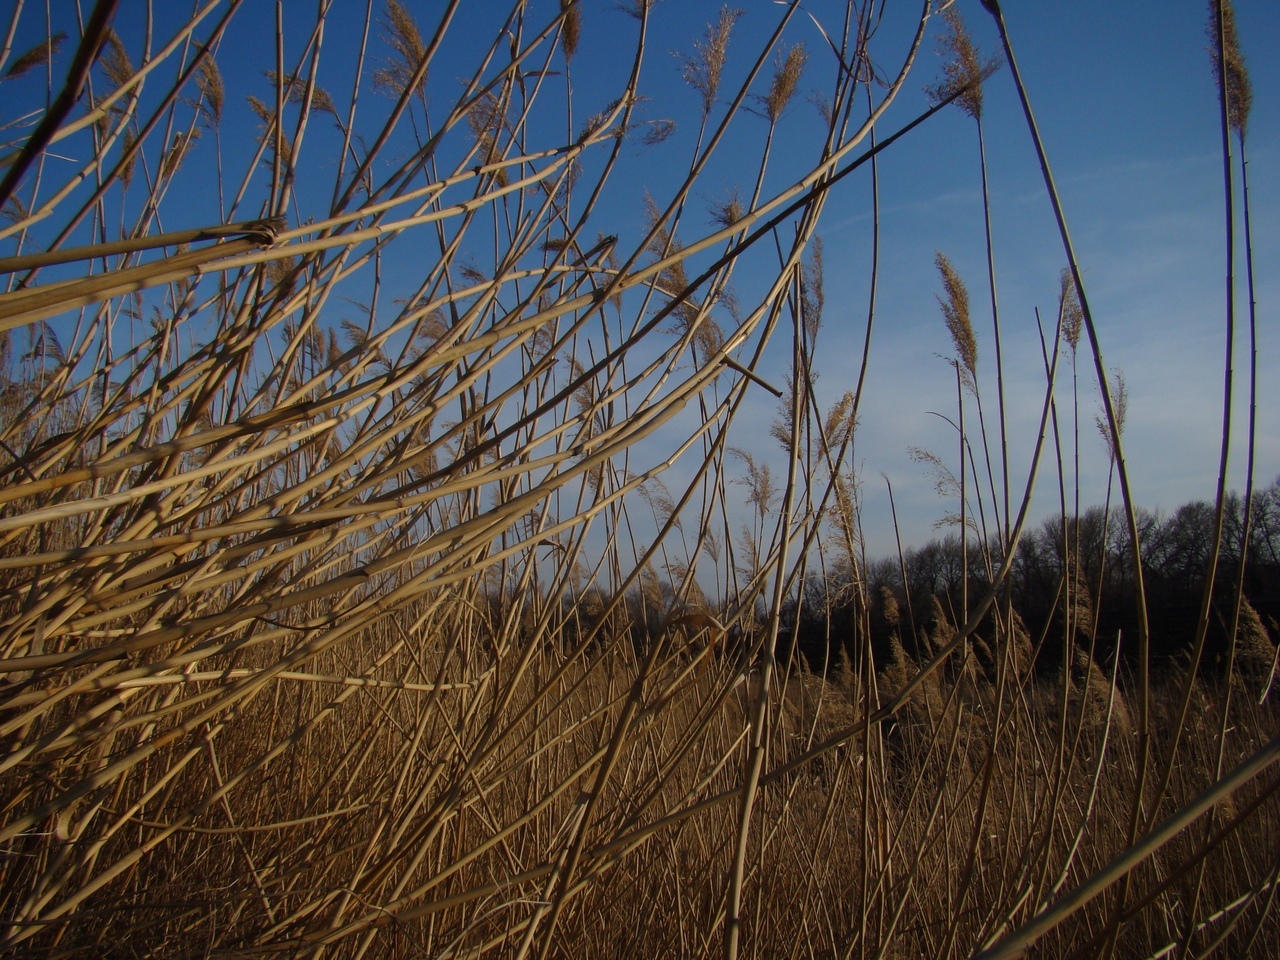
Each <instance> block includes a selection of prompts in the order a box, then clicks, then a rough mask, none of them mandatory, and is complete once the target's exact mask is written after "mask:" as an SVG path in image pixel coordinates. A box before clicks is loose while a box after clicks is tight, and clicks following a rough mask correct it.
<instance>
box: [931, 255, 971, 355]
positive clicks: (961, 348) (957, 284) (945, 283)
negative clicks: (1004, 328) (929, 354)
mask: <svg viewBox="0 0 1280 960" xmlns="http://www.w3.org/2000/svg"><path fill="white" fill-rule="evenodd" d="M934 263H935V264H936V265H937V267H938V273H939V274H941V276H942V287H943V290H945V291H946V297H945V299H944V298H943V297H939V298H938V303H939V304H940V305H941V306H942V316H943V319H945V320H946V322H947V332H948V333H950V334H951V342H952V343H954V344H955V347H956V358H957V359H958V360H959V361H960V365H961V366H962V367H964V369H965V370H967V371H969V376H971V377H977V375H978V341H977V340H976V339H975V338H974V336H973V324H972V323H971V322H970V320H969V291H968V290H967V289H965V285H964V281H963V280H961V279H960V274H958V273H956V269H955V267H953V266H952V265H951V261H950V260H948V259H947V257H946V255H945V254H943V253H942V252H941V251H939V252H938V255H937V257H936V258H935V259H934Z"/></svg>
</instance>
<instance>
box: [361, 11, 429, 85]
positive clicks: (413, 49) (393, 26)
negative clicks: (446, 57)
mask: <svg viewBox="0 0 1280 960" xmlns="http://www.w3.org/2000/svg"><path fill="white" fill-rule="evenodd" d="M386 3H387V6H386V12H387V20H386V39H387V43H389V44H390V45H391V49H392V50H393V51H395V56H394V57H390V58H388V59H387V60H385V61H383V65H382V66H381V67H379V68H378V69H377V70H375V71H374V72H373V85H374V87H375V88H377V89H379V90H382V91H383V92H385V93H389V94H391V95H392V96H395V97H399V96H400V95H402V94H403V93H404V92H405V90H407V89H408V88H409V84H410V83H411V82H412V81H413V75H414V74H415V73H417V71H418V66H419V64H421V63H422V61H423V58H424V57H426V55H427V48H426V47H425V46H424V45H423V43H422V34H421V33H420V32H419V31H418V25H417V23H415V22H414V19H413V17H412V16H411V15H410V13H409V11H408V10H406V9H405V8H404V5H403V4H401V3H399V2H398V0H386ZM426 83H427V77H426V74H423V76H422V80H421V81H420V82H419V84H418V86H417V87H416V88H415V89H414V91H413V92H414V93H416V94H418V96H419V97H421V98H422V99H423V100H424V101H425V100H426V97H427V87H426Z"/></svg>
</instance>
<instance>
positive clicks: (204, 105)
mask: <svg viewBox="0 0 1280 960" xmlns="http://www.w3.org/2000/svg"><path fill="white" fill-rule="evenodd" d="M196 86H197V87H199V89H200V112H201V113H203V114H204V115H205V117H207V118H208V120H209V122H210V123H211V124H212V125H213V126H215V127H216V126H218V125H219V124H220V123H222V105H223V103H224V102H225V101H226V88H225V87H223V85H222V73H221V71H219V70H218V62H217V61H216V60H214V59H213V57H205V58H204V59H203V60H201V61H200V72H199V73H198V74H196Z"/></svg>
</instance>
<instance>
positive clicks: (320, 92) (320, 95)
mask: <svg viewBox="0 0 1280 960" xmlns="http://www.w3.org/2000/svg"><path fill="white" fill-rule="evenodd" d="M264 72H265V74H266V77H267V79H268V80H270V81H271V85H272V86H276V85H277V84H278V83H280V81H279V80H278V75H277V74H276V72H275V71H274V70H267V71H264ZM283 86H284V88H285V89H286V90H287V91H288V101H289V103H293V104H296V105H298V106H302V105H303V104H304V103H306V102H307V89H308V87H310V90H311V98H310V99H311V106H312V108H314V109H316V110H320V111H323V112H324V113H328V114H331V115H332V116H334V117H337V116H338V110H337V108H336V107H335V106H334V105H333V97H331V96H329V93H328V91H326V90H324V89H323V88H321V87H319V86H315V85H312V84H310V83H309V82H308V81H307V80H305V79H303V78H302V77H299V76H297V75H296V74H292V73H290V74H286V75H285V77H284V82H283Z"/></svg>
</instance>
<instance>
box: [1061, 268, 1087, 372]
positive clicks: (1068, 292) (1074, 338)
mask: <svg viewBox="0 0 1280 960" xmlns="http://www.w3.org/2000/svg"><path fill="white" fill-rule="evenodd" d="M1058 315H1059V317H1060V318H1061V321H1062V336H1063V338H1064V339H1065V340H1066V341H1067V346H1069V347H1070V348H1071V352H1072V353H1075V352H1076V348H1077V347H1078V346H1079V345H1080V331H1081V329H1082V327H1083V325H1084V311H1083V310H1082V309H1081V308H1080V294H1079V291H1077V290H1076V285H1075V281H1074V280H1072V278H1071V271H1070V270H1066V269H1064V270H1063V271H1062V289H1061V291H1060V292H1059V293H1058Z"/></svg>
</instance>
